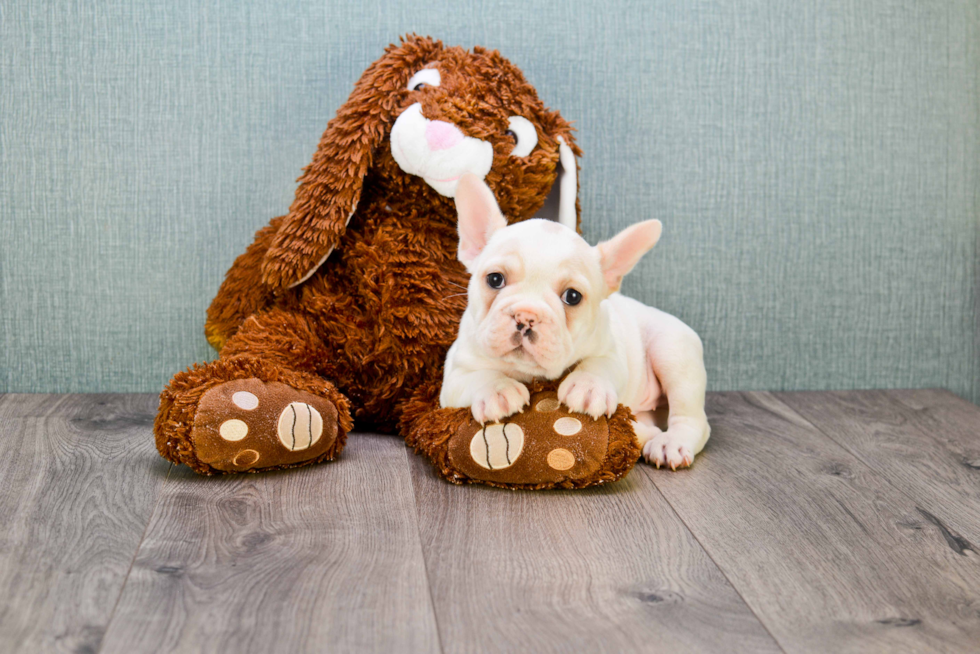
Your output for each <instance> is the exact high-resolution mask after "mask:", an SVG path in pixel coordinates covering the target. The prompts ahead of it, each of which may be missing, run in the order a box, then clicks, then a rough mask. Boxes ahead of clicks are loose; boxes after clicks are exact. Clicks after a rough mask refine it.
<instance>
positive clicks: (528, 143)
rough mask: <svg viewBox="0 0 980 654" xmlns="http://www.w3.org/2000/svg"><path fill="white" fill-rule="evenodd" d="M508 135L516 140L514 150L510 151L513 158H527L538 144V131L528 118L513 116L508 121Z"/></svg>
mask: <svg viewBox="0 0 980 654" xmlns="http://www.w3.org/2000/svg"><path fill="white" fill-rule="evenodd" d="M507 127H509V128H510V129H508V130H507V132H506V133H507V135H508V136H510V137H511V138H513V139H514V141H515V143H514V149H513V150H511V151H510V156H512V157H526V156H527V155H529V154H531V151H532V150H534V146H536V145H537V144H538V130H536V129H535V128H534V125H533V124H532V123H531V121H530V120H528V119H527V118H522V117H521V116H511V117H510V118H508V119H507Z"/></svg>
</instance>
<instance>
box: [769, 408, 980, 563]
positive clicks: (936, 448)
mask: <svg viewBox="0 0 980 654" xmlns="http://www.w3.org/2000/svg"><path fill="white" fill-rule="evenodd" d="M901 396H903V397H906V398H907V399H908V400H909V401H911V402H913V403H914V404H915V405H918V406H921V407H922V409H921V410H917V409H914V408H910V407H909V406H907V405H905V404H902V403H901V402H900V400H899V399H898V397H897V396H893V394H892V392H890V391H860V392H858V391H843V392H832V393H828V392H819V393H809V392H808V393H778V394H776V397H777V398H778V399H779V400H780V401H781V402H783V403H785V404H787V405H788V406H790V407H791V408H792V409H793V410H794V411H796V412H798V413H799V414H800V415H802V416H803V417H804V418H806V419H807V420H808V421H809V422H810V423H811V424H813V426H815V427H816V428H817V429H819V430H820V431H821V432H823V433H824V434H825V435H827V436H828V437H829V438H831V439H832V440H834V441H835V442H836V443H837V444H838V445H840V446H841V447H843V448H844V449H846V450H847V451H848V452H850V453H851V454H853V455H854V456H856V457H857V458H859V459H861V461H863V462H864V463H865V464H866V465H868V466H869V467H871V468H872V469H873V470H875V471H876V472H878V473H879V474H880V475H881V476H882V477H884V478H885V479H887V480H888V481H889V482H890V483H891V484H892V485H893V486H895V487H896V488H898V489H899V490H901V491H902V492H904V493H905V494H906V495H908V496H909V497H911V498H912V499H913V500H915V502H916V504H917V506H919V507H920V508H921V509H922V511H923V513H924V514H926V513H927V514H929V515H932V516H934V517H936V518H937V519H938V520H939V521H940V523H942V524H943V525H948V527H949V528H951V529H952V530H953V531H956V532H958V533H960V534H963V536H965V537H966V538H968V539H969V540H970V541H972V542H974V543H978V544H980V409H977V408H976V407H974V406H973V405H972V404H968V403H965V402H964V401H963V400H959V398H956V396H954V395H952V394H951V393H950V394H949V396H951V397H952V398H954V399H955V400H957V401H956V402H954V403H953V408H952V409H951V408H949V407H948V406H947V405H946V404H936V402H937V399H936V395H935V393H934V392H932V391H903V392H902V394H901ZM948 399H949V397H947V396H945V395H943V396H941V397H940V398H939V400H948ZM961 403H964V404H966V405H967V407H968V408H967V411H965V412H963V411H962V408H963V407H962V405H961ZM932 407H937V408H936V409H935V410H933V409H932ZM971 409H972V411H971ZM956 410H959V411H956ZM960 413H962V414H963V415H959V414H960ZM967 418H972V425H971V424H968V422H967ZM943 419H946V420H947V421H948V422H949V423H950V424H948V425H946V426H945V427H941V426H940V425H941V423H940V421H941V420H943ZM951 445H952V446H951ZM970 452H972V454H970ZM974 459H975V463H976V467H973V464H974Z"/></svg>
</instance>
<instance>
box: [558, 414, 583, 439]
mask: <svg viewBox="0 0 980 654" xmlns="http://www.w3.org/2000/svg"><path fill="white" fill-rule="evenodd" d="M552 429H554V430H555V432H557V433H559V434H561V435H562V436H574V435H575V434H577V433H579V432H580V431H582V421H580V420H578V419H577V418H571V417H567V416H566V417H564V418H559V419H558V420H555V424H554V425H552Z"/></svg>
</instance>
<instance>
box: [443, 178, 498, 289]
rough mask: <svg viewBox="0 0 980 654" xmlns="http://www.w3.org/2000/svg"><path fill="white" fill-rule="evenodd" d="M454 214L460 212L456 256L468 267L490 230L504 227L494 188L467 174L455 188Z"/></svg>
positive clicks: (482, 245)
mask: <svg viewBox="0 0 980 654" xmlns="http://www.w3.org/2000/svg"><path fill="white" fill-rule="evenodd" d="M456 213H458V214H459V251H458V253H457V257H458V258H459V260H460V261H462V262H463V265H464V266H466V269H467V270H470V272H472V270H471V269H470V266H472V265H473V262H474V261H476V259H477V257H479V256H480V253H481V252H483V248H485V247H486V246H487V242H488V241H489V240H490V237H491V236H493V233H494V232H496V231H497V230H498V229H501V228H503V227H506V226H507V219H506V218H504V215H503V214H502V213H500V207H499V206H498V205H497V200H496V198H494V197H493V191H491V190H490V187H489V186H487V185H486V183H485V182H484V181H483V180H482V179H480V178H479V177H477V176H476V175H474V174H473V173H466V174H465V175H463V176H462V177H460V178H459V185H458V186H457V187H456Z"/></svg>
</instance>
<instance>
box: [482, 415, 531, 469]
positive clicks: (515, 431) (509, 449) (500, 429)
mask: <svg viewBox="0 0 980 654" xmlns="http://www.w3.org/2000/svg"><path fill="white" fill-rule="evenodd" d="M523 449H524V430H523V429H521V428H520V427H519V426H517V425H515V424H500V423H495V424H492V425H485V426H484V427H483V429H481V430H480V431H478V432H476V434H475V435H474V436H473V440H471V441H470V456H471V457H473V461H475V462H476V464H477V465H479V466H480V467H481V468H486V469H487V470H503V469H504V468H509V467H510V466H512V465H514V462H515V461H517V458H518V457H519V456H520V455H521V451H522V450H523Z"/></svg>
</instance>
